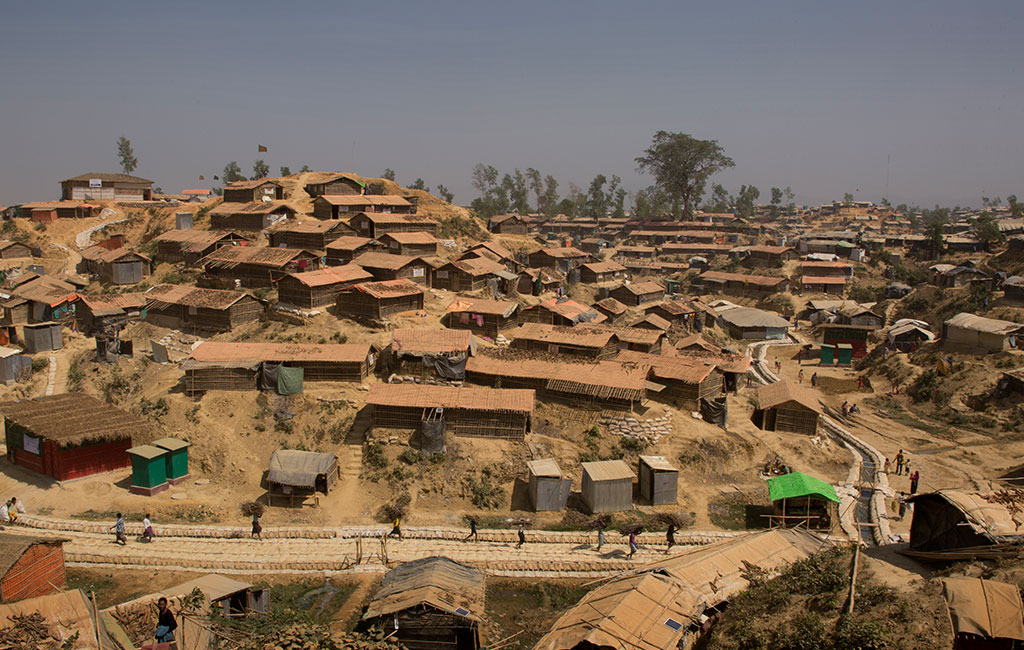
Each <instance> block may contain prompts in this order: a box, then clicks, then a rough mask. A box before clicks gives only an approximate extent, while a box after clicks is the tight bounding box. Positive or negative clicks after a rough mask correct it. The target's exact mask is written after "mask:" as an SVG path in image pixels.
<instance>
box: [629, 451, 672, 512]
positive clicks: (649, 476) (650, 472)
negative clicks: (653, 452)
mask: <svg viewBox="0 0 1024 650" xmlns="http://www.w3.org/2000/svg"><path fill="white" fill-rule="evenodd" d="M637 469H638V470H639V472H638V473H639V476H640V497H641V498H643V499H645V500H646V501H647V502H648V503H650V504H651V505H652V506H666V505H674V504H675V503H676V501H677V500H678V491H679V470H678V469H676V468H675V467H673V466H672V463H670V462H668V461H667V460H665V457H664V456H641V457H640V460H639V464H638V467H637Z"/></svg>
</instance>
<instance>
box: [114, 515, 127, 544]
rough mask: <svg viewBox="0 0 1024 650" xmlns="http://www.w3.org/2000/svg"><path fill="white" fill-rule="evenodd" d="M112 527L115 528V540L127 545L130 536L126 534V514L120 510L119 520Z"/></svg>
mask: <svg viewBox="0 0 1024 650" xmlns="http://www.w3.org/2000/svg"><path fill="white" fill-rule="evenodd" d="M110 528H112V529H113V530H114V541H115V542H116V543H118V544H120V545H121V546H127V545H128V538H127V537H125V534H124V515H122V514H121V513H120V512H119V513H117V522H116V523H115V524H114V525H113V526H111V527H110Z"/></svg>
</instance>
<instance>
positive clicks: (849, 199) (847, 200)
mask: <svg viewBox="0 0 1024 650" xmlns="http://www.w3.org/2000/svg"><path fill="white" fill-rule="evenodd" d="M843 205H845V206H847V207H849V206H851V205H853V194H850V193H849V192H847V193H846V194H844V195H843Z"/></svg>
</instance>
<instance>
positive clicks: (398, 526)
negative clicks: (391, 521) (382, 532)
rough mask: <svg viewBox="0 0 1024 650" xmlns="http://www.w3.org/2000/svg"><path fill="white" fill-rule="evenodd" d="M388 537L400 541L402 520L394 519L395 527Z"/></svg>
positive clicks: (399, 518)
mask: <svg viewBox="0 0 1024 650" xmlns="http://www.w3.org/2000/svg"><path fill="white" fill-rule="evenodd" d="M388 537H397V538H398V539H402V518H401V517H395V525H394V526H393V527H392V528H391V532H390V533H388Z"/></svg>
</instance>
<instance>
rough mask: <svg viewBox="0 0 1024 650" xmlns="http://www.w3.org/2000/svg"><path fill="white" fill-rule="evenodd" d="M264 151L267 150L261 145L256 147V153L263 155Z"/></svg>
mask: <svg viewBox="0 0 1024 650" xmlns="http://www.w3.org/2000/svg"><path fill="white" fill-rule="evenodd" d="M266 150H267V148H266V147H264V146H263V145H262V144H258V145H256V151H258V152H259V153H263V152H264V151H266Z"/></svg>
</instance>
